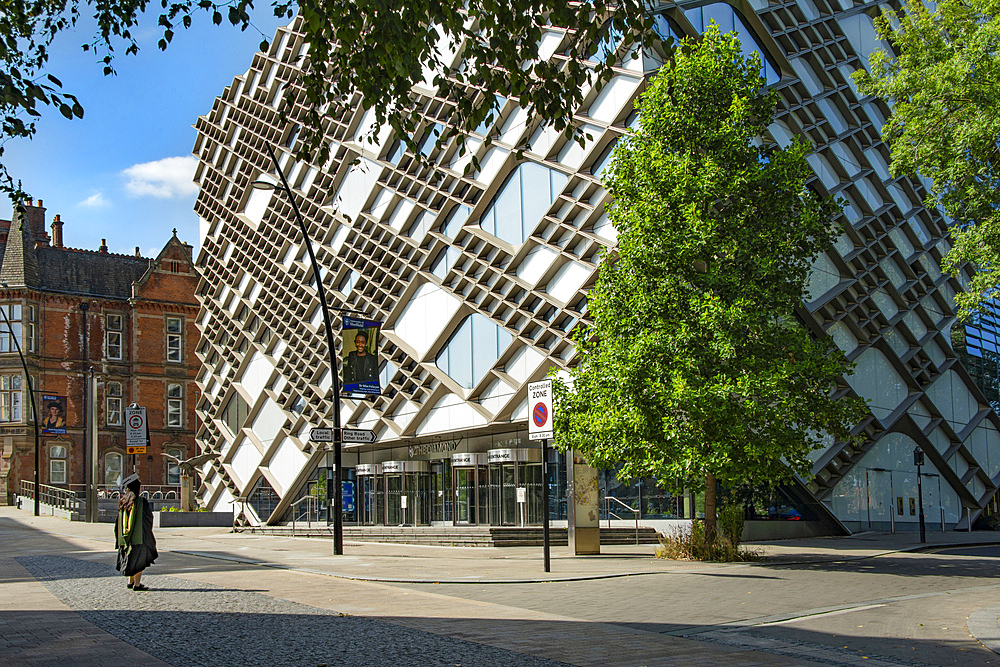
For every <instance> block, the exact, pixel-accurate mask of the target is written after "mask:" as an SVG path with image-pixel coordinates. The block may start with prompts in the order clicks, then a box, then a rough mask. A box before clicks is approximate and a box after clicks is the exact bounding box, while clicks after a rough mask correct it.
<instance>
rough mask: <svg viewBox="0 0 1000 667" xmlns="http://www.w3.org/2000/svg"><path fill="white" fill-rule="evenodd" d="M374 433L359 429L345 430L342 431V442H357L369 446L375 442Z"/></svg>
mask: <svg viewBox="0 0 1000 667" xmlns="http://www.w3.org/2000/svg"><path fill="white" fill-rule="evenodd" d="M375 440H376V438H375V431H369V430H367V429H359V428H345V429H344V430H343V438H342V440H341V441H342V442H359V443H364V444H371V443H373V442H375Z"/></svg>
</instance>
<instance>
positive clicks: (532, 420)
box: [528, 380, 552, 440]
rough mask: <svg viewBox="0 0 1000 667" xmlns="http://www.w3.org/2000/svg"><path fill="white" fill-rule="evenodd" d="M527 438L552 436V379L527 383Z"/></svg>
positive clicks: (547, 437) (542, 438)
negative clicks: (529, 410) (529, 409)
mask: <svg viewBox="0 0 1000 667" xmlns="http://www.w3.org/2000/svg"><path fill="white" fill-rule="evenodd" d="M528 407H529V408H531V414H530V416H529V417H528V440H548V439H549V438H551V437H552V380H542V381H540V382H529V383H528Z"/></svg>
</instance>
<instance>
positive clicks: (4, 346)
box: [0, 303, 21, 352]
mask: <svg viewBox="0 0 1000 667" xmlns="http://www.w3.org/2000/svg"><path fill="white" fill-rule="evenodd" d="M0 309H3V315H4V316H6V317H4V316H0V352H17V347H18V345H19V344H20V341H21V304H19V303H7V304H0Z"/></svg>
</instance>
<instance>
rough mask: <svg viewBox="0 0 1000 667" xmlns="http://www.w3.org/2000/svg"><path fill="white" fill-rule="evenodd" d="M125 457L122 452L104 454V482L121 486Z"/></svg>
mask: <svg viewBox="0 0 1000 667" xmlns="http://www.w3.org/2000/svg"><path fill="white" fill-rule="evenodd" d="M123 463H124V457H123V456H122V455H121V453H120V452H108V453H107V454H105V455H104V483H105V484H107V485H109V486H116V487H117V486H121V483H122V467H123Z"/></svg>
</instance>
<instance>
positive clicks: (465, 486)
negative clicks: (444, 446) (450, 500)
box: [453, 468, 485, 525]
mask: <svg viewBox="0 0 1000 667" xmlns="http://www.w3.org/2000/svg"><path fill="white" fill-rule="evenodd" d="M478 470H479V469H478V468H453V471H454V477H455V523H456V524H464V525H473V524H476V523H478V522H479V520H480V519H479V512H480V507H479V484H478V475H477V472H478ZM483 509H485V508H483Z"/></svg>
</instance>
